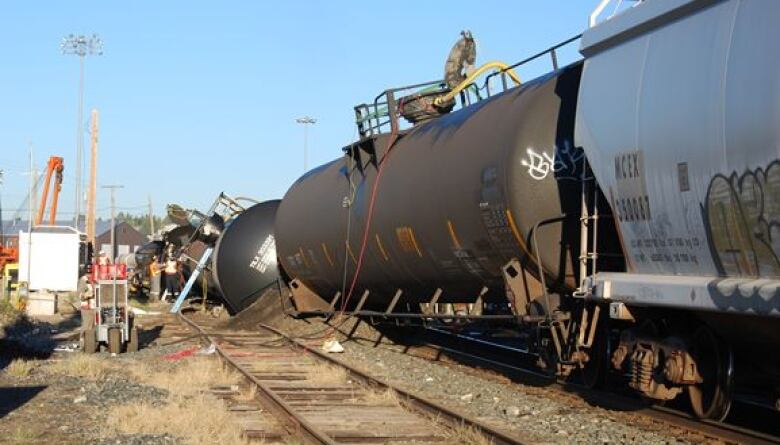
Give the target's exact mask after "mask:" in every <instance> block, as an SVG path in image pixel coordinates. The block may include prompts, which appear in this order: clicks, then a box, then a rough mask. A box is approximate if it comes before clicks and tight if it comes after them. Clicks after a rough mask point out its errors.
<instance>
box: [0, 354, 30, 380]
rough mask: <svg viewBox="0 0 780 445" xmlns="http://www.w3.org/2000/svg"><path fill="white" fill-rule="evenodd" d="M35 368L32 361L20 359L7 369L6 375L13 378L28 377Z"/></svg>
mask: <svg viewBox="0 0 780 445" xmlns="http://www.w3.org/2000/svg"><path fill="white" fill-rule="evenodd" d="M33 368H35V364H34V363H33V362H32V361H31V360H24V359H21V358H18V359H16V360H14V361H12V362H11V363H10V364H9V365H8V367H7V368H5V373H6V374H8V375H10V376H13V377H27V376H28V375H30V373H31V372H32V370H33Z"/></svg>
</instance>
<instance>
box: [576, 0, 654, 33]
mask: <svg viewBox="0 0 780 445" xmlns="http://www.w3.org/2000/svg"><path fill="white" fill-rule="evenodd" d="M643 1H645V0H601V1H600V2H599V4H598V5H596V7H595V8H594V9H593V12H591V13H590V16H588V27H589V28H593V27H594V26H596V25H598V23H599V21H598V20H599V16H601V14H602V13H603V12H604V10H605V9H607V6H609V4H610V3H612V2H615V3H616V5H615V9H614V10H613V11H612V13H611V14H610V15H609V17H607V18H606V19H605V20H609V19H611V18H612V17H614V16H615V15H617V14H618V13H619V12H620V11H621V9H620V8H621V7H623V6H625V5H627V4H628V3H629V2H631V3H634V5H632V6H630V7H632V8H633V7H634V6H636V5H638V4H640V3H642V2H643Z"/></svg>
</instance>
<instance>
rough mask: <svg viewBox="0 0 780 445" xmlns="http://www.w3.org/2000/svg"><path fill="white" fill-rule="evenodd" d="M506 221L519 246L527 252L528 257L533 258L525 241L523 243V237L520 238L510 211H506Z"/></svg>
mask: <svg viewBox="0 0 780 445" xmlns="http://www.w3.org/2000/svg"><path fill="white" fill-rule="evenodd" d="M506 219H507V221H509V228H510V229H512V234H513V235H514V236H515V239H516V240H517V244H520V249H521V250H522V251H523V252H525V254H526V255H528V256H530V257H532V258H533V256H532V255H531V252H529V251H528V247H527V246H526V245H525V241H523V237H522V236H520V231H519V230H518V229H517V224H515V219H514V218H513V217H512V212H511V211H510V210H509V209H506ZM533 259H535V258H533Z"/></svg>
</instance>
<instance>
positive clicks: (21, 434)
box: [9, 427, 38, 444]
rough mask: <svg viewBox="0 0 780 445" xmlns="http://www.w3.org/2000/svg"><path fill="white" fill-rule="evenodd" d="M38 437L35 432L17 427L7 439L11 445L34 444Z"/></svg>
mask: <svg viewBox="0 0 780 445" xmlns="http://www.w3.org/2000/svg"><path fill="white" fill-rule="evenodd" d="M37 436H38V435H37V434H36V433H35V431H32V430H27V429H23V428H21V427H17V428H16V429H15V430H14V432H13V433H12V434H11V437H10V438H9V439H10V440H11V443H12V444H26V443H36V442H37V439H38V437H37Z"/></svg>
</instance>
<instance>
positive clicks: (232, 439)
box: [106, 394, 248, 445]
mask: <svg viewBox="0 0 780 445" xmlns="http://www.w3.org/2000/svg"><path fill="white" fill-rule="evenodd" d="M231 422H232V419H231V416H230V413H229V412H228V411H227V409H226V408H225V404H224V403H223V402H222V401H221V400H219V399H217V398H216V397H214V396H211V395H209V394H200V395H197V396H194V397H179V396H171V398H170V399H169V400H168V403H167V404H166V405H165V406H162V407H157V406H153V405H151V404H148V403H134V404H129V405H124V406H119V407H116V408H114V409H113V410H112V411H111V412H110V413H109V416H108V420H107V422H106V424H107V425H111V426H112V427H113V428H115V429H116V430H118V431H120V432H122V433H126V434H135V433H147V434H166V433H167V434H170V435H173V436H176V437H180V438H182V439H184V440H185V442H186V443H191V444H205V443H215V444H216V443H218V444H223V445H244V444H247V443H248V441H247V440H246V439H245V438H243V437H242V436H241V430H240V428H231V427H230V424H231Z"/></svg>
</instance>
